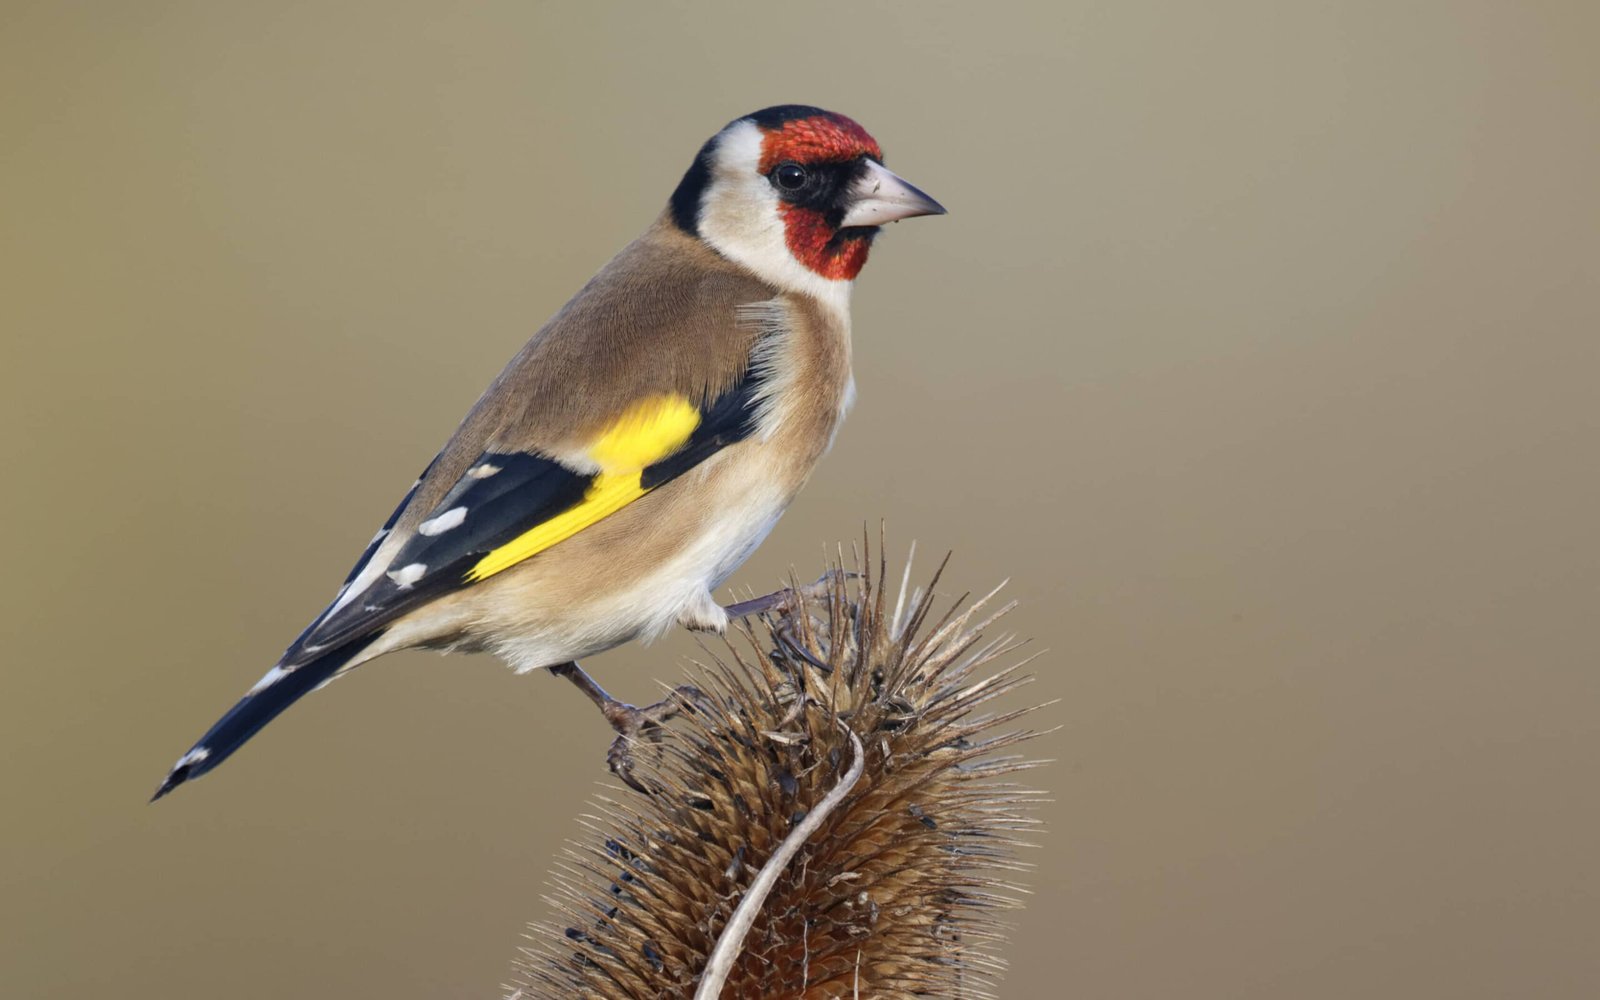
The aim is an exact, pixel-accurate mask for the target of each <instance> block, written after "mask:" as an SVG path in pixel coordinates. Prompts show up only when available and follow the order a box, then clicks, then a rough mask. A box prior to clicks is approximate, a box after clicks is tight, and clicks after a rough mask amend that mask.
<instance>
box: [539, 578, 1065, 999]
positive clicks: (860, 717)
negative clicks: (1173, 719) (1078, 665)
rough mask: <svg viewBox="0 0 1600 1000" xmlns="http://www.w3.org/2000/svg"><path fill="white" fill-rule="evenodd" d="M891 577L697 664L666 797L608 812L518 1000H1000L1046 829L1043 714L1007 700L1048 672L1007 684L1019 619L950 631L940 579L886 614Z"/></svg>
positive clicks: (831, 594) (856, 586)
mask: <svg viewBox="0 0 1600 1000" xmlns="http://www.w3.org/2000/svg"><path fill="white" fill-rule="evenodd" d="M883 569H884V567H883V565H882V564H881V563H880V564H879V565H878V566H877V567H876V570H877V572H876V574H875V575H876V579H874V574H873V573H871V572H867V571H862V572H859V573H856V574H849V573H844V572H840V571H839V570H838V567H835V571H834V572H833V573H832V574H831V575H830V576H829V577H827V578H826V582H823V583H822V584H821V585H820V586H818V587H816V588H812V593H811V594H810V595H809V596H808V597H807V598H805V599H803V600H798V601H796V602H795V605H796V606H793V607H791V608H790V609H789V610H785V611H782V612H778V613H773V614H769V615H767V616H765V617H764V618H763V622H762V627H761V628H760V629H759V630H749V629H747V630H745V631H744V634H743V635H742V637H738V638H734V639H732V640H730V642H729V648H728V651H727V653H726V655H724V656H718V657H716V658H715V659H714V661H713V662H712V663H710V664H704V665H698V666H697V668H696V670H695V674H694V676H693V677H692V678H691V679H692V681H693V683H694V684H695V685H696V686H697V688H698V691H699V696H698V697H685V699H684V700H685V711H684V713H683V714H682V715H681V716H680V717H679V718H678V719H677V720H676V721H674V722H673V723H671V724H670V725H669V726H668V727H667V729H666V730H665V731H664V733H662V734H661V739H660V742H659V743H658V744H657V745H656V746H655V747H653V748H652V747H650V746H648V745H646V746H643V747H641V748H640V749H639V751H638V754H637V757H638V764H637V768H638V770H637V771H636V775H637V776H640V777H642V779H643V782H644V783H645V785H646V786H647V787H649V788H650V789H651V790H652V794H649V795H643V794H634V793H633V792H631V791H620V792H619V794H620V795H621V797H619V798H602V799H600V800H599V802H598V806H599V808H600V810H601V812H602V813H603V816H601V817H599V818H596V819H595V820H593V821H592V822H590V823H589V824H588V826H589V828H590V832H591V834H592V838H593V839H592V840H591V841H590V842H589V843H587V844H584V845H581V846H576V847H574V848H572V849H570V850H569V851H568V852H567V856H566V858H565V863H564V865H563V866H562V868H561V869H560V870H559V871H558V873H557V875H556V876H555V893H554V898H553V899H552V903H553V904H554V906H555V907H556V909H557V911H558V912H559V914H560V916H559V918H558V919H559V921H560V922H559V923H553V924H548V925H535V928H534V931H535V933H534V935H533V940H534V945H533V946H532V947H530V948H526V949H524V953H523V957H522V958H521V959H520V960H519V961H518V963H517V973H518V979H519V981H518V983H517V984H516V985H515V986H513V987H512V988H511V992H510V994H509V995H510V996H511V997H514V998H517V1000H534V998H555V997H562V998H567V997H595V998H599V997H604V998H623V997H627V998H644V997H651V998H660V997H685V998H687V997H707V996H722V997H748V998H756V997H761V998H775V997H817V998H820V997H880V998H896V997H929V996H934V997H977V996H988V995H991V994H990V990H991V989H992V987H993V985H994V980H995V978H996V976H997V975H998V973H999V971H1000V969H1001V968H1002V963H1001V961H1000V959H999V957H998V955H997V954H996V950H997V946H998V945H999V943H1001V942H1002V941H1003V939H1004V934H1003V927H1002V925H1001V924H1000V923H999V922H998V921H999V917H1000V914H1001V913H1002V912H1003V911H1004V910H1006V909H1008V908H1010V907H1012V906H1014V905H1015V902H1016V893H1017V892H1019V891H1020V889H1018V888H1017V887H1016V886H1013V885H1012V884H1010V883H1009V882H1007V881H1006V879H1007V878H1008V877H1009V876H1010V875H1011V874H1012V873H1015V872H1017V871H1020V870H1023V869H1025V868H1026V867H1027V866H1025V865H1023V864H1022V863H1021V862H1019V861H1018V860H1016V858H1015V850H1016V848H1017V847H1019V846H1022V844H1021V842H1020V841H1019V840H1018V835H1019V833H1021V832H1022V831H1024V830H1026V829H1028V828H1029V827H1031V826H1032V825H1033V824H1034V822H1035V820H1033V819H1032V818H1031V817H1030V816H1029V815H1028V813H1029V806H1030V803H1031V801H1032V800H1033V798H1032V797H1033V794H1034V793H1033V792H1031V791H1029V790H1028V789H1025V788H1021V787H1019V786H1017V785H1016V784H1014V783H1012V782H1011V780H1010V778H1011V776H1012V775H1014V774H1015V773H1016V772H1017V771H1019V770H1022V769H1024V768H1027V767H1030V766H1033V763H1034V762H1030V761H1026V760H1022V759H1020V758H1018V757H1017V756H1015V755H1014V754H1011V753H1008V751H1010V750H1012V749H1013V748H1014V747H1015V745H1016V744H1017V743H1019V742H1020V741H1022V740H1024V739H1026V738H1028V737H1029V736H1031V735H1033V734H1032V733H1031V732H1028V731H1024V730H1018V729H1015V728H1013V727H1012V726H1011V725H1010V724H1011V723H1013V722H1015V721H1016V720H1017V719H1018V718H1019V717H1021V716H1023V715H1024V714H1026V713H1027V712H1028V711H1031V710H1032V709H1021V710H1016V711H1008V712H1001V713H998V714H996V713H992V712H987V713H986V708H987V706H986V705H985V703H987V702H989V701H990V700H991V699H993V698H995V697H997V696H999V695H1002V694H1005V693H1007V692H1010V691H1011V690H1013V689H1014V688H1016V687H1017V686H1019V685H1020V684H1022V683H1025V682H1026V680H1027V678H1026V677H1025V676H1024V675H1022V674H1020V673H1019V671H1018V668H1019V667H1020V666H1021V664H1020V663H1018V664H1015V665H1013V666H1011V667H1009V668H1006V669H1000V670H998V671H997V672H996V671H993V670H991V669H990V668H993V667H994V666H995V664H996V662H997V660H1001V659H1002V658H1006V657H1008V656H1009V655H1010V654H1012V653H1013V652H1014V651H1015V650H1016V648H1017V645H1018V644H1017V643H1015V642H1014V641H1013V640H1012V639H1011V637H1009V636H1001V637H999V638H996V639H993V640H987V641H986V640H985V639H984V638H983V632H984V630H985V629H986V628H988V627H989V626H990V625H992V624H993V623H994V621H995V619H997V618H999V617H1000V616H1001V615H1003V614H1004V613H1005V612H1006V611H1007V610H1009V607H1010V606H1009V605H1008V606H1006V607H1003V608H1000V609H998V610H996V611H993V612H987V611H986V610H985V609H986V607H987V605H988V604H989V602H990V600H991V599H992V598H993V596H994V595H993V594H992V593H991V594H990V595H989V597H986V598H984V599H982V600H979V601H977V602H974V603H967V602H966V601H965V598H963V599H962V600H959V601H957V602H956V606H955V607H954V608H953V609H952V610H950V611H949V612H948V613H946V614H945V615H944V617H943V618H942V619H940V620H938V621H937V622H935V621H934V620H933V613H934V610H935V598H934V596H933V595H934V587H933V584H936V583H937V582H938V574H935V577H934V581H933V584H930V585H929V586H928V587H927V588H926V590H925V591H921V592H918V593H916V594H912V595H909V597H908V595H907V594H906V592H905V591H906V586H907V582H908V580H909V577H910V569H911V567H910V563H909V561H908V562H907V565H906V571H905V575H904V577H903V578H902V581H901V587H900V594H899V597H898V599H897V600H896V602H895V605H894V608H893V609H892V610H888V609H886V595H885V588H884V586H883V585H882V580H883ZM940 570H941V572H942V570H943V567H942V566H941V567H940ZM741 903H743V905H742V906H741ZM736 908H738V915H737V916H736V915H735V914H736ZM741 933H742V937H740V936H739V935H740V934H741ZM719 942H720V947H719ZM708 964H709V966H710V972H709V974H708V971H707V970H708Z"/></svg>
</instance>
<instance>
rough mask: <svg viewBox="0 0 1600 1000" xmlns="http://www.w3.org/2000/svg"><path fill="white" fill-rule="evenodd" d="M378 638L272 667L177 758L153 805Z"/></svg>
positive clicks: (241, 743) (366, 638)
mask: <svg viewBox="0 0 1600 1000" xmlns="http://www.w3.org/2000/svg"><path fill="white" fill-rule="evenodd" d="M375 638H377V636H375V635H368V636H362V637H361V638H360V639H357V640H355V641H354V642H350V643H347V644H345V645H343V646H340V647H339V648H338V649H335V650H332V651H330V652H327V653H324V654H323V655H322V656H319V657H317V658H316V659H315V660H312V661H311V662H309V663H304V664H301V665H300V666H298V667H294V668H292V669H286V668H284V667H281V666H278V667H273V668H272V670H271V671H270V672H268V674H267V676H266V677H263V678H262V679H261V682H260V683H258V684H257V685H256V686H255V688H254V689H253V690H251V692H250V693H249V694H247V695H245V696H244V697H243V698H240V699H239V703H238V704H236V705H234V706H233V707H232V708H230V709H228V714H226V715H224V716H223V717H222V718H220V719H218V720H217V723H216V725H214V726H212V727H211V729H210V731H208V732H207V733H206V734H205V735H204V736H202V737H200V742H198V743H196V744H195V745H194V746H193V747H190V748H189V752H188V753H186V754H184V755H183V756H182V757H179V758H178V762H177V763H176V764H174V765H173V766H172V770H171V771H169V772H167V777H166V779H165V780H164V781H162V782H161V787H160V788H157V789H156V793H155V795H153V796H151V797H150V801H151V802H154V801H155V800H156V799H159V798H161V796H163V795H165V794H167V793H168V792H170V791H172V790H173V789H174V788H177V787H178V786H179V785H181V784H183V783H184V782H185V781H193V780H194V779H195V778H198V777H200V776H201V775H202V774H205V773H206V772H207V771H209V770H211V769H212V768H214V767H216V766H217V765H218V764H220V763H222V762H223V761H225V760H227V759H228V757H229V756H231V755H232V753H233V752H234V751H235V750H237V749H239V748H240V747H242V746H244V744H245V741H246V740H248V739H250V737H252V736H254V735H255V734H256V733H257V732H258V731H260V729H261V727H262V726H264V725H266V724H267V723H269V722H271V721H272V720H273V719H276V718H277V717H278V713H280V712H282V711H283V710H284V709H286V708H288V707H289V706H290V705H292V704H294V703H295V702H296V701H299V700H300V698H301V697H302V696H304V695H306V694H308V693H310V692H311V691H313V690H315V689H316V687H317V686H318V685H320V684H323V683H324V682H326V681H327V680H328V679H329V678H331V677H332V676H333V675H334V674H336V673H338V672H339V668H340V667H343V666H344V665H345V664H346V663H349V662H350V661H351V660H352V659H354V658H355V656H356V654H357V653H359V652H361V651H362V650H363V649H365V648H366V647H367V646H368V645H370V644H371V642H372V640H373V639H375Z"/></svg>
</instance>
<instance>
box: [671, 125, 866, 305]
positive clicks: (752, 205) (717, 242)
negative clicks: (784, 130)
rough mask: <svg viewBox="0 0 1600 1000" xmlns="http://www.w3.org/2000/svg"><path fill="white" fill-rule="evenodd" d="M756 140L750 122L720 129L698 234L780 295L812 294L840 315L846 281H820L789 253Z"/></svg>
mask: <svg viewBox="0 0 1600 1000" xmlns="http://www.w3.org/2000/svg"><path fill="white" fill-rule="evenodd" d="M762 139H763V133H762V131H761V129H760V128H759V127H758V126H757V125H756V124H755V123H754V122H750V121H741V122H736V123H734V124H733V125H730V126H729V127H728V128H727V129H725V130H724V131H723V133H722V137H721V139H720V140H719V141H718V142H717V147H716V150H715V152H714V153H713V155H712V158H711V183H710V185H708V187H707V188H706V193H705V195H704V197H703V198H702V200H701V203H700V215H699V218H698V220H697V222H698V225H699V229H700V236H701V238H702V239H704V240H705V241H706V242H707V243H709V244H711V245H712V246H713V247H715V248H716V250H717V252H718V253H721V254H722V255H723V256H724V257H727V258H729V259H730V260H734V261H737V262H738V263H740V264H743V265H744V266H745V267H748V268H749V269H750V270H751V271H753V272H755V274H756V276H757V277H760V278H761V279H763V280H765V281H768V282H771V283H772V284H774V285H776V286H778V287H779V288H781V289H783V290H785V291H789V292H800V293H803V294H806V295H811V296H814V297H815V298H817V299H819V300H820V301H822V302H823V303H824V304H825V305H827V306H829V307H831V308H833V309H835V310H836V311H838V312H839V313H841V314H843V313H844V312H845V311H846V310H847V309H848V308H849V302H850V288H851V284H852V283H851V282H850V281H848V280H837V281H835V280H833V279H830V278H824V277H823V276H822V275H820V274H818V273H817V272H815V271H813V270H811V269H810V268H809V267H806V266H805V265H804V264H802V263H800V262H799V261H798V260H796V259H795V258H794V254H792V253H791V252H790V251H789V244H788V242H787V240H786V239H785V235H784V225H783V215H782V213H781V212H780V210H779V205H780V202H779V199H778V192H777V191H774V190H773V188H772V184H771V183H770V182H769V181H768V180H767V179H766V177H764V176H762V174H761V172H760V166H761V143H762Z"/></svg>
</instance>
